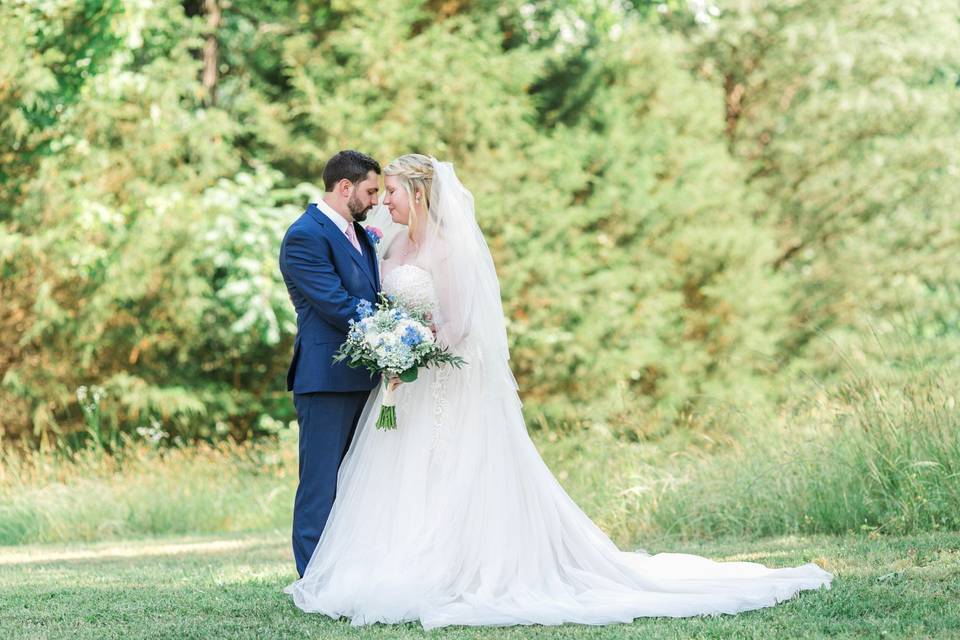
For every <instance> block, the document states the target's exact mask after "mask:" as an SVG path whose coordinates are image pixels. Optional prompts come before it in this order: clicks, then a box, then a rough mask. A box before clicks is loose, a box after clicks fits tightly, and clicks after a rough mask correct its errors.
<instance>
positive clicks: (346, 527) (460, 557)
mask: <svg viewBox="0 0 960 640" xmlns="http://www.w3.org/2000/svg"><path fill="white" fill-rule="evenodd" d="M433 166H434V170H435V174H434V183H433V190H432V197H431V205H430V206H431V210H430V223H431V226H432V227H433V235H429V236H428V240H429V241H428V242H426V243H425V246H428V247H429V246H431V243H432V252H431V251H428V252H426V253H424V252H421V255H420V257H419V258H418V261H417V262H418V263H419V264H406V265H402V266H399V267H397V268H395V269H393V270H392V271H389V272H388V273H387V274H386V276H385V277H384V281H383V289H384V291H385V292H386V293H389V294H392V295H395V296H397V297H399V298H400V299H401V300H404V299H406V300H410V301H416V302H417V303H418V304H422V303H424V302H426V303H427V304H429V305H431V306H432V307H433V309H434V310H435V314H434V317H435V318H436V324H437V328H438V336H439V338H440V339H441V340H443V341H444V342H445V343H446V344H448V345H451V346H452V349H453V351H455V352H456V353H457V354H459V355H461V356H462V357H463V358H464V359H465V360H466V361H467V365H466V366H465V367H463V368H462V369H452V368H449V367H445V368H440V369H435V368H429V369H422V370H421V371H420V375H419V378H418V379H417V380H416V381H415V382H412V383H405V384H402V385H401V386H400V387H399V389H398V390H397V392H396V404H397V407H396V411H397V425H398V428H397V429H396V430H395V431H380V430H377V429H376V428H375V426H374V423H375V422H376V418H377V415H378V413H379V410H380V401H381V395H382V390H379V389H378V390H376V391H374V392H372V393H371V397H370V399H369V401H368V403H367V406H366V408H365V410H364V413H363V415H362V417H361V420H360V423H359V424H358V427H357V432H356V435H355V437H354V440H353V443H352V444H351V447H350V450H349V452H348V454H347V456H346V458H345V460H344V462H343V465H342V467H341V469H340V474H339V478H338V488H337V497H336V502H335V503H334V506H333V510H332V512H331V514H330V516H329V519H328V520H327V524H326V528H325V529H324V532H323V535H322V537H321V539H320V542H319V544H318V546H317V548H316V551H315V552H314V554H313V557H312V558H311V560H310V563H309V565H308V566H307V569H306V572H305V574H304V576H303V578H302V579H300V580H298V581H296V582H294V583H293V584H291V585H290V586H288V587H287V588H286V589H285V591H286V592H287V593H289V594H291V595H292V596H293V600H294V602H295V603H296V605H297V606H298V607H300V608H301V609H303V610H304V611H308V612H319V613H323V614H326V615H328V616H330V617H333V618H339V617H348V618H350V620H351V623H352V624H354V625H364V624H371V623H375V622H384V623H397V622H406V621H419V622H420V623H421V624H422V625H423V627H424V628H425V629H432V628H436V627H442V626H446V625H514V624H543V625H555V624H563V623H583V624H608V623H626V622H630V621H632V620H634V619H635V618H638V617H642V616H669V617H681V616H696V615H703V614H719V613H737V612H741V611H748V610H752V609H758V608H761V607H768V606H771V605H774V604H777V603H778V602H782V601H784V600H786V599H789V598H791V597H793V596H795V595H796V594H797V593H798V592H799V591H801V590H804V589H816V588H819V587H821V586H827V587H829V584H830V581H831V579H832V576H831V575H830V574H829V573H827V572H826V571H824V570H822V569H821V568H819V567H818V566H817V565H815V564H805V565H803V566H800V567H793V568H782V569H771V568H767V567H764V566H762V565H760V564H756V563H749V562H714V561H711V560H709V559H706V558H702V557H698V556H694V555H687V554H676V553H660V554H656V555H649V554H646V553H643V552H624V551H621V550H619V549H618V548H617V547H616V546H615V545H614V544H613V542H612V541H611V540H610V539H609V538H608V537H607V536H606V535H605V534H604V533H603V532H602V531H601V530H600V529H599V528H598V527H597V526H596V525H595V524H594V523H593V522H592V521H591V520H590V519H589V518H588V517H587V516H586V515H585V514H584V513H583V512H582V511H581V510H580V508H579V507H578V506H577V505H576V504H575V503H574V502H573V501H572V500H571V499H570V497H569V496H568V495H567V494H566V492H565V491H564V490H563V488H562V487H561V486H560V485H559V483H558V482H557V481H556V479H555V478H554V477H553V475H552V474H551V472H550V470H549V469H548V468H547V466H546V465H545V464H544V462H543V460H542V459H541V458H540V455H539V453H538V452H537V450H536V448H535V447H534V445H533V443H532V441H531V440H530V438H529V436H528V434H527V430H526V426H525V424H524V420H523V416H522V413H521V403H520V400H519V396H518V393H517V386H516V383H515V381H514V378H513V376H512V375H511V374H510V369H509V365H508V354H507V351H506V331H505V327H504V322H503V311H502V306H501V305H500V299H499V286H498V285H497V283H496V275H495V272H494V271H493V263H492V260H491V259H490V257H489V251H488V250H487V247H486V244H485V243H484V242H483V239H482V235H481V234H480V232H479V229H478V228H475V227H476V222H475V220H474V218H473V202H472V198H471V197H470V195H469V192H468V191H466V190H465V189H464V188H463V187H462V185H460V183H459V181H458V180H457V179H456V176H455V175H454V174H453V169H452V167H451V166H450V165H449V164H448V163H439V162H436V161H434V165H433ZM428 233H429V232H428ZM491 278H492V282H491Z"/></svg>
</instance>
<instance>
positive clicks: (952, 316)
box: [693, 0, 960, 375]
mask: <svg viewBox="0 0 960 640" xmlns="http://www.w3.org/2000/svg"><path fill="white" fill-rule="evenodd" d="M717 4H718V6H719V7H720V9H721V10H720V12H719V17H717V18H714V19H713V21H712V23H711V24H710V27H709V28H706V29H698V30H697V33H696V35H695V36H693V40H694V43H695V55H694V57H693V60H694V62H695V66H696V69H697V70H698V72H700V74H701V75H703V76H704V77H706V78H708V79H710V80H711V81H713V83H714V84H716V85H717V86H722V87H723V88H724V106H725V112H726V113H725V120H726V135H727V138H728V141H729V145H730V148H731V150H732V151H733V153H734V155H735V156H736V157H738V158H740V159H742V160H743V161H744V163H745V165H746V167H747V169H748V171H749V174H748V177H747V183H748V185H749V186H750V187H751V189H754V190H756V191H757V192H759V194H761V196H762V197H761V198H760V199H758V200H756V201H754V202H753V203H752V207H753V210H754V212H755V216H756V217H757V218H760V219H762V220H763V221H764V222H765V226H767V227H768V228H769V229H770V230H771V231H772V232H773V233H774V236H775V238H776V241H777V245H778V254H779V255H778V256H777V257H776V259H775V260H774V265H775V266H776V267H777V268H778V269H779V270H780V271H782V272H784V273H785V274H786V275H788V276H789V277H790V278H791V280H792V281H793V282H794V283H795V284H794V285H793V287H792V294H793V295H792V297H791V298H792V299H791V306H792V309H791V315H792V317H793V321H792V323H791V326H790V331H789V333H788V334H787V337H786V341H785V344H784V350H785V353H786V354H788V355H789V356H790V357H791V358H793V359H794V361H795V362H796V363H797V364H802V365H803V368H804V370H807V371H815V372H816V373H817V374H818V375H822V374H824V373H827V372H829V371H831V370H836V369H837V367H838V366H839V364H840V363H839V361H838V359H837V358H836V357H835V356H834V355H833V354H834V353H835V345H837V344H839V345H840V346H841V347H842V348H843V349H845V350H846V349H855V348H858V347H857V345H858V344H859V343H861V342H862V341H863V336H864V335H869V330H868V322H872V323H873V324H874V326H875V328H876V330H878V331H880V332H881V333H891V332H892V331H893V327H892V325H891V324H890V323H889V322H888V321H884V320H889V318H890V316H891V314H898V313H900V312H901V311H902V310H903V309H909V310H911V311H912V312H913V313H915V314H916V319H917V320H918V326H917V327H916V329H917V334H918V335H926V336H928V337H934V336H936V339H937V340H943V339H946V340H949V341H951V344H956V340H957V338H958V331H957V327H958V326H960V325H958V323H957V319H958V318H957V304H956V302H957V300H958V294H960V290H958V288H957V275H958V273H957V270H956V260H955V259H954V257H953V256H954V254H955V253H956V245H957V242H958V239H960V236H958V233H960V224H958V220H960V216H958V211H957V202H958V198H960V190H958V189H960V188H958V185H960V182H958V180H957V175H958V172H960V126H958V125H960V119H958V118H960V116H958V114H960V91H958V90H957V85H958V71H960V48H958V47H957V46H956V43H957V42H958V41H960V21H958V15H957V7H956V4H955V3H953V2H947V1H945V0H944V1H935V2H920V1H919V0H912V1H907V2H898V3H890V2H882V1H877V0H861V1H858V2H846V3H843V4H842V5H837V4H835V3H829V2H806V1H796V0H793V1H789V2H782V1H777V2H769V1H767V0H750V1H748V2H720V3H717Z"/></svg>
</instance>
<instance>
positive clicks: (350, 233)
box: [346, 224, 363, 255]
mask: <svg viewBox="0 0 960 640" xmlns="http://www.w3.org/2000/svg"><path fill="white" fill-rule="evenodd" d="M346 234H347V239H349V240H350V244H352V245H353V248H354V249H356V250H357V251H359V252H360V255H363V249H361V248H360V241H359V240H357V232H356V231H355V230H354V228H353V224H348V225H347V231H346Z"/></svg>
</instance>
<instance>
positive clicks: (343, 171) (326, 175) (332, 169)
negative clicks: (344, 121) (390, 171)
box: [323, 149, 380, 193]
mask: <svg viewBox="0 0 960 640" xmlns="http://www.w3.org/2000/svg"><path fill="white" fill-rule="evenodd" d="M371 171H373V172H375V173H376V174H377V175H380V163H378V162H377V161H376V160H374V159H373V158H371V157H370V156H368V155H367V154H365V153H360V152H359V151H354V150H353V149H344V150H343V151H339V152H337V154H336V155H334V156H333V157H332V158H330V159H329V160H327V164H326V166H324V167H323V188H324V190H325V191H327V192H328V193H329V192H331V191H333V188H334V187H335V186H337V183H338V182H340V181H341V180H343V179H344V178H346V179H347V180H349V181H350V182H352V183H354V184H356V183H358V182H360V181H361V180H363V179H364V178H366V177H367V174H368V173H370V172H371Z"/></svg>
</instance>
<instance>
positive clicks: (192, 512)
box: [0, 433, 297, 545]
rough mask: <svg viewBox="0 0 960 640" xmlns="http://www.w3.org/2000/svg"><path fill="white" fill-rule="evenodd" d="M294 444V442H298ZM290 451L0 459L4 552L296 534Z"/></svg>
mask: <svg viewBox="0 0 960 640" xmlns="http://www.w3.org/2000/svg"><path fill="white" fill-rule="evenodd" d="M290 435H293V434H292V433H290ZM295 456H296V446H295V445H293V446H291V445H290V443H289V442H285V441H281V442H274V443H260V444H258V445H252V444H237V443H232V442H223V443H220V444H218V445H216V446H212V445H205V444H201V445H197V446H194V447H190V448H172V449H160V448H156V447H154V446H151V445H149V444H146V443H139V444H132V443H131V444H128V445H127V446H126V447H125V448H124V449H123V450H122V451H121V452H120V453H119V454H117V455H110V454H107V453H105V452H104V451H103V450H94V449H88V450H82V451H79V452H75V453H74V454H73V455H72V456H71V457H69V458H65V457H63V456H62V455H58V454H51V453H42V452H37V451H34V452H27V453H25V452H19V453H13V452H11V451H6V452H3V453H2V454H0V545H4V544H6V545H9V544H22V543H29V542H64V541H91V540H104V539H116V538H125V537H140V536H145V535H158V534H173V533H205V532H228V531H250V530H264V529H273V528H280V527H283V528H286V527H289V523H290V521H289V513H290V510H291V508H292V504H293V491H294V490H295V488H296V473H297V463H296V457H295Z"/></svg>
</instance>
